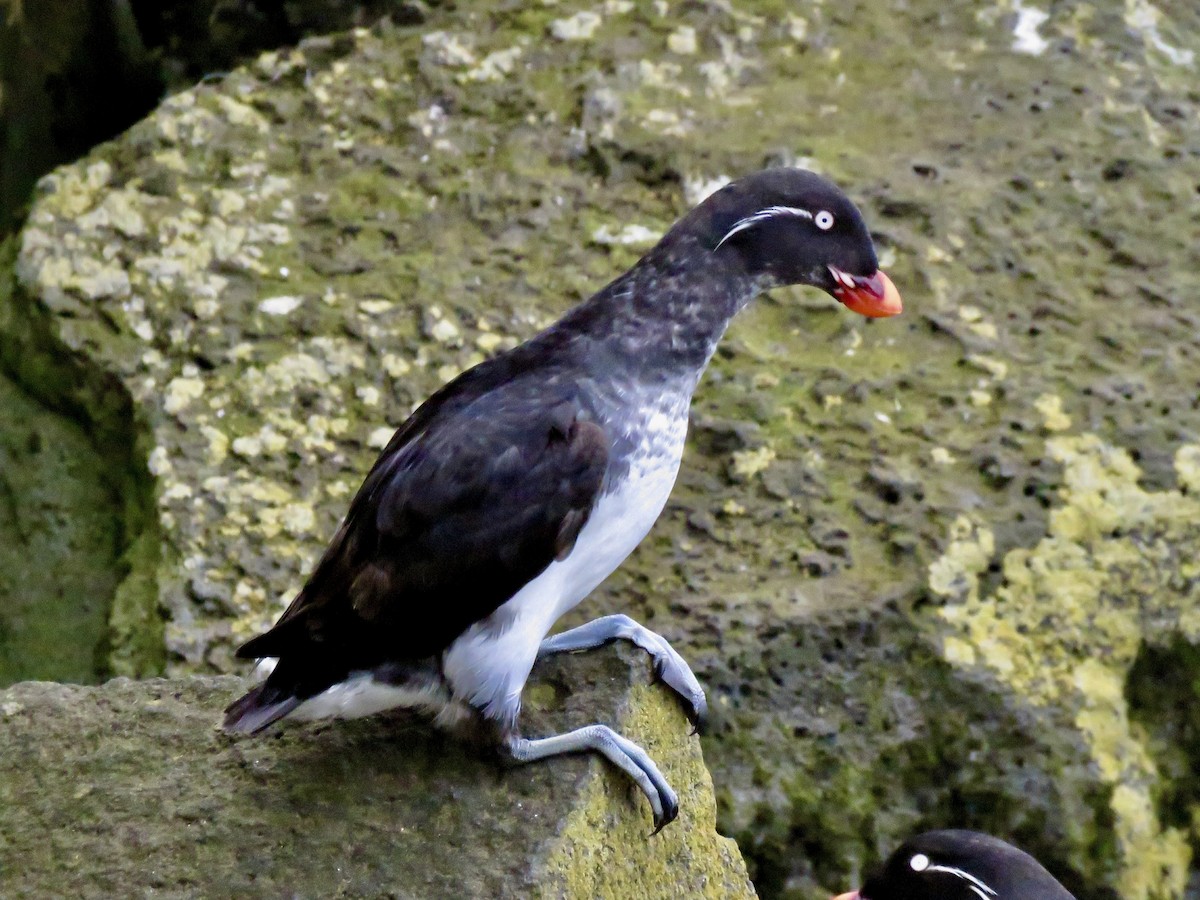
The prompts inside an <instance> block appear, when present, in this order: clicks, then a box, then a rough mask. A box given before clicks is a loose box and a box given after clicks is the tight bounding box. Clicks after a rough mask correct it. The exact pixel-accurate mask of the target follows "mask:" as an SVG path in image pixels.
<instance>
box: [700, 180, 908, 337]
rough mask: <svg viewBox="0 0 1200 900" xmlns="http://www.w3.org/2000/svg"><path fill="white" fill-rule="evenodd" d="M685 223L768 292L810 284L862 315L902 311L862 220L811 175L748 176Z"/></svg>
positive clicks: (712, 198) (833, 190)
mask: <svg viewBox="0 0 1200 900" xmlns="http://www.w3.org/2000/svg"><path fill="white" fill-rule="evenodd" d="M685 221H686V223H687V225H688V226H689V230H691V231H692V232H693V233H694V234H695V235H696V236H697V237H698V238H699V239H700V240H701V241H702V243H704V244H705V245H706V246H707V247H708V248H709V249H710V250H711V251H712V252H713V253H716V254H725V255H727V256H728V257H730V258H731V261H733V262H735V263H736V264H738V265H739V266H740V267H742V268H743V269H744V270H745V271H746V272H747V273H749V274H750V275H751V276H752V277H754V278H757V279H761V280H762V281H764V282H765V283H766V285H767V286H774V285H784V284H807V285H812V286H813V287H818V288H821V289H822V290H824V291H827V292H828V293H830V294H832V295H833V296H834V297H836V298H837V299H838V300H839V301H841V302H842V303H844V304H846V306H847V307H849V308H850V309H853V310H854V311H855V312H859V313H862V314H863V315H867V316H890V315H895V314H896V313H898V312H900V311H901V302H900V294H899V293H898V292H897V291H896V289H895V287H894V286H893V285H892V283H891V280H890V279H889V278H888V277H887V276H886V275H884V274H883V273H882V272H880V271H879V261H878V259H877V258H876V256H875V246H874V245H873V244H872V243H871V235H870V233H869V232H868V231H867V226H866V223H864V222H863V218H862V214H861V213H860V212H859V211H858V208H857V207H856V206H855V205H854V204H853V203H851V202H850V198H849V197H847V196H846V195H845V194H843V193H842V192H841V191H840V190H839V189H838V188H837V186H836V185H834V184H833V183H831V182H829V181H827V180H825V179H824V178H822V177H821V176H819V175H816V174H814V173H812V172H808V171H805V170H804V169H782V168H780V169H766V170H764V171H762V172H757V173H755V174H754V175H749V176H747V177H745V178H742V179H740V180H738V181H735V182H733V183H731V184H728V185H726V186H725V187H723V188H721V189H720V190H719V191H717V192H716V193H714V194H713V195H712V196H710V197H709V198H708V199H707V200H705V201H704V202H703V203H702V204H700V206H699V207H697V208H696V209H695V210H694V211H693V212H692V214H691V215H689V216H688V217H687V219H686V220H685Z"/></svg>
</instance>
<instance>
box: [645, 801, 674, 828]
mask: <svg viewBox="0 0 1200 900" xmlns="http://www.w3.org/2000/svg"><path fill="white" fill-rule="evenodd" d="M678 817H679V801H678V800H672V801H670V802H668V801H667V800H666V798H663V814H662V817H661V818H657V819H655V820H654V830H653V831H652V832H650V837H654V836H655V835H656V834H658V833H659V832H660V831H662V830H663V829H664V828H665V827H666V826H668V825H670V824H671V823H672V822H674V821H675V819H676V818H678Z"/></svg>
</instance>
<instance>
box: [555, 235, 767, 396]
mask: <svg viewBox="0 0 1200 900" xmlns="http://www.w3.org/2000/svg"><path fill="white" fill-rule="evenodd" d="M759 289H760V285H759V284H758V283H756V282H755V280H754V279H753V278H751V277H750V276H748V275H747V274H746V273H745V272H744V271H742V270H737V269H734V268H732V267H731V266H729V265H728V263H727V262H725V261H723V260H720V259H718V258H717V257H715V256H714V255H713V254H712V253H711V252H709V251H708V250H707V249H706V248H704V247H702V246H701V245H700V244H699V242H698V241H696V240H695V239H693V238H691V237H690V236H685V237H682V238H680V239H678V240H675V241H667V240H665V241H663V242H662V243H660V244H659V245H658V246H657V247H655V248H654V249H653V250H651V251H650V252H649V253H648V254H646V256H644V257H643V258H642V259H641V260H640V261H639V262H638V264H637V265H635V266H634V267H633V268H632V269H630V270H629V271H628V272H626V273H625V274H624V275H622V276H621V277H620V278H618V279H617V280H616V281H614V282H613V283H612V284H610V285H608V286H607V287H606V288H604V289H603V290H601V291H600V292H599V293H597V294H596V295H595V296H593V297H592V298H591V299H590V300H588V301H586V302H585V303H583V304H581V305H579V306H577V307H576V308H575V309H574V310H572V311H571V312H570V313H568V314H567V316H566V318H564V319H563V322H562V323H561V324H563V325H567V324H568V323H569V326H570V327H571V328H572V329H573V330H576V332H577V333H578V334H579V335H580V336H581V337H582V338H583V339H584V340H585V341H586V342H587V343H588V344H590V345H591V349H589V351H588V352H589V354H590V355H591V356H592V358H593V359H603V358H608V359H610V360H611V363H615V364H619V365H621V366H622V367H629V366H632V370H633V371H636V372H638V373H640V374H642V375H643V376H645V377H647V378H650V379H652V380H662V379H669V380H674V379H676V378H683V379H688V378H690V379H692V380H693V383H694V380H696V379H699V377H700V374H701V373H702V372H703V370H704V368H705V366H707V365H708V361H709V360H710V359H711V358H712V355H713V352H714V351H715V350H716V347H717V342H718V341H720V339H721V336H722V335H723V334H724V333H725V329H726V327H728V325H729V322H730V320H731V319H732V318H733V317H734V316H735V315H736V314H737V313H738V312H739V311H740V310H741V309H742V308H743V307H744V306H746V305H747V304H748V303H749V302H750V301H751V300H752V299H754V297H755V295H756V294H758V292H759Z"/></svg>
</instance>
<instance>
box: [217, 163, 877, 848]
mask: <svg viewBox="0 0 1200 900" xmlns="http://www.w3.org/2000/svg"><path fill="white" fill-rule="evenodd" d="M787 284H808V285H812V286H814V287H818V288H821V289H823V290H825V291H827V292H828V293H830V294H832V295H833V296H834V297H835V298H837V299H838V300H839V301H841V302H842V303H843V304H845V305H846V306H847V307H849V308H850V309H852V310H854V311H855V312H858V313H861V314H863V315H866V316H873V317H879V316H891V315H895V314H897V313H899V312H900V310H901V302H900V295H899V293H898V292H897V291H896V288H895V287H894V286H893V285H892V283H891V281H890V280H889V279H888V277H887V276H886V275H885V274H883V273H882V272H880V271H879V270H878V265H877V261H876V257H875V249H874V247H873V246H872V243H871V237H870V235H869V234H868V233H867V228H866V225H864V224H863V220H862V216H861V215H860V214H859V211H858V210H857V209H856V208H855V206H854V204H853V203H851V202H850V200H849V199H847V198H846V196H845V195H844V194H843V193H842V192H841V191H840V190H838V189H837V188H836V187H835V186H834V185H832V184H830V183H829V182H828V181H826V180H825V179H823V178H821V177H819V176H817V175H814V174H813V173H811V172H806V171H803V170H800V169H784V168H779V169H769V170H766V171H763V172H759V173H757V174H755V175H751V176H749V177H746V178H743V179H741V180H740V181H737V182H734V183H732V184H729V185H726V186H725V187H723V188H721V189H720V190H718V191H717V192H716V193H714V194H713V195H712V196H710V197H709V198H708V199H707V200H705V201H704V202H703V203H701V204H700V205H699V206H697V207H696V208H695V209H693V210H692V211H691V212H690V213H688V214H687V215H686V216H684V217H683V218H682V219H681V220H680V221H679V222H677V223H676V224H675V226H674V227H673V228H672V229H671V230H670V231H669V232H667V234H666V236H664V237H663V238H662V240H661V241H659V243H658V244H657V245H656V246H655V247H654V248H653V249H652V250H650V252H648V253H647V254H646V255H645V256H644V257H642V259H641V260H640V261H639V262H638V263H637V264H636V265H635V266H634V267H633V268H632V269H630V270H629V271H628V272H626V273H625V274H624V275H622V276H621V277H620V278H618V279H617V280H616V281H614V282H612V283H611V284H609V285H608V286H607V287H605V288H604V289H603V290H601V291H600V292H599V293H597V294H596V295H595V296H593V297H592V298H591V299H589V300H587V301H586V302H584V303H582V304H580V305H579V306H577V307H575V308H574V309H572V310H571V311H569V312H568V313H567V314H566V315H565V316H563V318H562V319H561V320H560V321H558V322H557V323H555V324H554V325H552V326H550V327H549V328H547V329H546V330H545V331H543V332H542V333H541V334H539V335H537V336H535V337H533V338H532V339H530V340H529V341H526V342H525V343H524V344H521V345H520V346H518V347H516V348H515V349H513V350H510V351H508V352H506V353H502V354H500V355H499V356H496V357H494V358H492V359H489V360H487V361H485V362H483V363H480V364H479V365H477V366H475V367H474V368H472V369H470V370H468V371H466V372H464V373H463V374H462V375H459V376H458V377H457V378H455V379H454V380H453V381H451V382H450V383H449V384H447V385H446V386H445V387H443V388H441V389H440V390H439V391H437V392H436V393H435V394H434V395H433V396H432V397H430V398H429V399H428V400H427V401H426V402H425V403H424V404H423V405H422V406H421V407H420V408H419V409H417V411H416V412H414V413H413V414H412V415H411V416H410V417H409V418H408V421H406V422H405V423H404V424H403V425H401V426H400V429H399V430H398V431H397V432H396V434H395V435H394V436H393V437H392V439H391V442H390V443H389V444H388V445H387V447H386V448H385V449H384V451H383V453H382V454H381V455H380V456H379V459H378V460H376V462H375V465H374V467H373V468H372V469H371V471H370V473H369V474H368V475H367V477H366V480H365V481H364V482H363V485H362V487H361V488H359V491H358V494H357V495H356V496H355V498H354V500H353V501H352V502H351V504H350V509H349V511H348V512H347V513H346V518H345V520H344V521H343V522H342V524H341V527H340V528H339V529H338V531H337V533H336V534H335V535H334V537H333V541H332V542H331V543H330V545H329V547H328V549H327V550H326V551H325V554H324V556H323V557H322V558H321V560H320V562H319V563H318V564H317V566H316V569H315V570H314V571H313V573H312V575H311V576H310V577H309V579H308V582H307V583H306V584H305V586H304V588H303V589H302V590H301V591H300V593H299V594H298V595H297V596H296V598H295V599H294V600H293V601H292V604H291V606H289V607H288V609H287V611H286V612H284V614H283V615H282V616H281V617H280V618H279V621H278V622H276V623H275V626H274V627H273V628H272V629H271V630H270V631H268V632H266V633H265V634H262V635H259V636H258V637H256V638H254V639H253V640H251V641H249V642H247V643H246V644H245V645H244V646H242V647H241V649H239V650H238V656H240V657H243V658H256V657H276V658H278V663H277V665H276V666H275V668H274V670H273V671H272V672H271V674H270V675H269V677H268V678H267V679H266V681H265V682H264V683H263V684H261V685H259V686H258V687H255V688H254V689H253V690H251V691H250V692H249V693H247V694H246V695H245V696H244V697H242V698H241V699H239V700H237V701H236V702H235V703H233V704H232V705H231V706H230V707H229V709H228V710H227V711H226V716H225V728H226V730H228V731H230V732H256V731H259V730H261V729H263V728H266V727H267V726H268V725H270V724H271V723H272V722H275V721H276V720H278V719H281V718H283V717H284V716H286V715H289V714H290V715H292V716H293V717H295V718H302V717H303V718H321V717H350V716H361V715H369V714H371V713H375V712H380V711H382V710H384V709H388V708H390V707H395V706H408V707H416V708H421V709H424V710H426V711H428V712H430V713H432V714H434V715H435V716H436V721H437V722H438V723H439V724H442V725H444V726H449V727H456V726H457V727H465V726H472V727H473V729H474V730H477V729H479V728H480V727H482V728H483V730H484V732H485V733H487V734H489V735H490V736H491V737H492V738H493V739H494V740H495V742H496V745H497V746H498V747H500V748H501V749H502V750H503V751H505V752H506V753H507V755H508V756H509V757H511V758H512V759H513V760H515V761H517V762H528V761H531V760H535V759H543V758H545V757H550V756H557V755H559V754H563V753H574V752H578V751H583V750H594V751H597V752H599V753H601V754H603V755H604V756H605V757H606V758H607V759H608V760H610V761H611V762H612V763H613V764H614V765H616V766H617V767H618V768H620V769H622V770H623V771H625V772H626V773H627V774H628V775H629V776H630V777H631V778H632V779H633V780H634V781H635V782H636V783H637V785H638V787H640V788H641V790H642V791H643V792H645V794H646V796H647V798H649V801H650V805H651V807H652V808H653V812H654V823H655V826H656V830H657V828H661V827H662V826H663V825H665V824H666V823H667V822H670V821H671V820H672V819H674V818H675V816H676V814H677V813H678V802H677V800H676V797H675V793H674V792H673V791H672V790H671V788H670V786H669V785H668V784H667V782H666V780H665V779H664V778H663V776H662V774H661V773H660V772H659V770H658V768H657V767H656V766H655V765H654V763H653V761H652V760H651V759H650V758H649V756H647V754H646V752H645V751H644V750H642V749H641V748H640V747H638V746H637V745H636V744H634V743H632V742H630V741H628V740H626V739H625V738H623V737H622V736H621V735H619V734H617V733H616V732H615V731H613V730H612V729H611V728H608V727H607V726H605V725H599V724H597V725H590V726H587V727H585V728H580V729H577V730H575V731H572V732H569V733H567V734H560V735H555V736H551V737H543V738H526V737H523V736H522V735H521V734H520V732H519V730H518V728H517V714H518V712H519V711H520V708H521V691H522V689H523V688H524V685H525V681H526V679H527V678H528V677H529V672H530V670H531V668H532V667H533V664H534V661H535V660H536V659H537V658H539V657H542V656H547V655H549V654H553V653H561V652H564V651H570V650H585V649H588V648H591V647H597V646H600V645H601V644H605V643H607V642H609V641H612V640H616V639H618V638H623V639H625V640H629V641H632V642H633V643H635V644H637V645H638V646H639V647H641V648H643V649H644V650H646V651H647V652H648V653H649V654H650V656H651V657H652V658H653V660H654V662H655V665H656V669H657V671H658V672H659V673H660V675H661V677H662V679H663V680H664V681H666V683H667V684H668V685H669V686H670V687H671V688H673V689H674V690H675V691H676V692H677V693H678V694H679V696H680V697H681V698H682V699H683V702H684V704H685V706H686V708H687V710H688V713H689V715H690V717H691V718H692V720H693V722H695V721H697V720H698V719H699V717H700V716H702V715H703V713H704V711H705V709H706V701H705V697H704V692H703V690H702V689H701V687H700V684H699V682H698V681H697V680H696V676H695V675H693V674H692V671H691V669H690V668H689V667H688V665H687V663H686V662H684V660H683V658H682V657H680V656H679V654H678V653H676V652H675V650H674V649H673V648H672V647H671V646H670V644H668V643H667V641H666V640H665V639H664V638H662V637H661V636H659V635H657V634H655V633H654V632H652V631H650V630H649V629H647V628H644V627H643V626H641V625H639V624H638V623H637V622H635V621H633V620H632V619H630V618H629V617H627V616H623V615H615V616H605V617H604V618H601V619H597V620H596V621H593V622H591V623H589V624H586V625H582V626H580V627H578V628H573V629H571V630H569V631H566V632H563V633H561V634H558V635H555V636H554V637H551V638H547V637H546V635H547V634H548V633H549V631H550V628H551V627H552V626H553V625H554V622H555V620H557V619H558V617H559V616H561V615H562V614H563V613H565V612H566V611H567V610H569V609H571V608H572V607H573V606H575V605H576V604H577V603H579V601H580V600H582V599H583V598H584V597H586V596H587V595H588V593H589V592H590V591H591V590H592V589H593V588H595V587H596V586H597V585H598V584H600V582H601V581H603V580H604V578H606V577H607V576H608V574H609V573H610V572H612V571H613V569H615V568H616V567H617V566H618V565H620V563H621V561H622V560H624V559H625V557H626V556H627V555H628V554H629V553H630V551H632V550H633V548H634V547H636V546H637V545H638V543H639V542H640V541H641V540H642V538H643V537H644V536H645V535H646V532H648V531H649V530H650V526H651V525H653V524H654V520H655V519H657V518H658V515H659V513H660V512H661V511H662V509H663V506H664V505H665V504H666V501H667V495H668V494H670V492H671V486H672V485H673V484H674V482H675V474H676V472H677V471H678V469H679V461H680V458H681V456H682V455H683V445H684V436H685V434H686V432H687V421H688V406H689V404H690V402H691V399H692V392H693V391H694V390H695V388H696V383H697V382H698V381H699V380H700V376H701V374H702V373H703V371H704V368H705V366H706V365H707V364H708V361H709V359H711V358H712V355H713V352H714V351H715V350H716V347H717V342H718V341H719V340H720V338H721V335H722V334H723V333H724V332H725V328H726V326H727V325H728V324H729V320H730V319H731V318H732V317H733V316H734V314H735V313H737V312H738V310H740V309H741V308H742V307H744V306H745V305H746V304H747V303H749V302H750V300H751V299H752V298H753V297H754V296H755V295H756V294H758V293H759V292H760V291H763V290H765V289H768V288H771V287H775V286H778V285H787Z"/></svg>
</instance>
